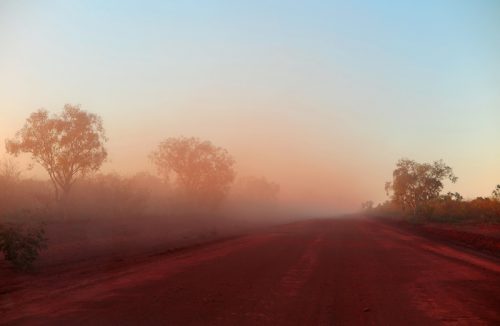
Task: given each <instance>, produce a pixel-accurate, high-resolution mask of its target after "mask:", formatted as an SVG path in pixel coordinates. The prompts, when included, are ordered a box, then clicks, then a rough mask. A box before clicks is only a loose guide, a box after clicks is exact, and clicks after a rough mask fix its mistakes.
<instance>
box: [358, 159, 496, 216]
mask: <svg viewBox="0 0 500 326" xmlns="http://www.w3.org/2000/svg"><path fill="white" fill-rule="evenodd" d="M457 180H458V178H457V177H456V176H455V174H454V173H453V170H452V168H451V167H450V166H448V165H446V164H445V163H444V162H443V161H435V162H433V163H418V162H416V161H413V160H409V159H401V160H399V161H398V162H397V164H396V169H395V170H394V172H393V179H392V181H389V182H386V184H385V190H386V193H387V195H388V197H389V200H387V201H385V202H384V203H381V204H379V205H377V206H374V205H373V202H371V201H367V202H364V203H362V209H363V210H365V211H367V212H369V213H370V214H371V215H377V216H392V217H405V218H407V219H409V220H411V221H414V222H442V223H500V185H497V186H496V188H494V189H493V191H492V193H491V196H489V197H477V198H474V199H464V198H463V196H462V195H461V194H459V193H458V192H447V193H443V188H444V183H445V182H446V181H448V182H450V184H453V183H455V182H457Z"/></svg>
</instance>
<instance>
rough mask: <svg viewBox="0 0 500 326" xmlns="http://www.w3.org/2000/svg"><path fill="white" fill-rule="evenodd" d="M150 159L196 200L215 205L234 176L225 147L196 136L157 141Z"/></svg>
mask: <svg viewBox="0 0 500 326" xmlns="http://www.w3.org/2000/svg"><path fill="white" fill-rule="evenodd" d="M151 160H152V161H153V163H154V164H155V165H156V167H157V169H158V172H159V173H160V175H162V176H163V177H164V178H165V180H169V179H170V178H174V181H175V183H176V185H177V186H178V187H179V188H180V190H181V191H182V192H183V193H184V194H185V195H186V196H187V197H188V198H189V199H190V200H192V201H194V202H195V203H196V204H201V205H216V204H217V203H219V202H220V201H221V200H222V199H223V198H224V197H225V196H226V195H227V192H228V191H229V187H230V185H231V183H232V182H233V180H234V177H235V172H234V169H233V166H234V160H233V158H232V157H231V156H230V155H229V153H228V152H227V150H225V149H223V148H220V147H216V146H214V145H213V144H212V143H211V142H209V141H201V140H200V139H198V138H194V137H191V138H186V137H178V138H175V137H171V138H167V139H166V140H164V141H163V142H161V143H160V144H159V146H158V148H157V150H156V151H154V152H153V153H152V154H151Z"/></svg>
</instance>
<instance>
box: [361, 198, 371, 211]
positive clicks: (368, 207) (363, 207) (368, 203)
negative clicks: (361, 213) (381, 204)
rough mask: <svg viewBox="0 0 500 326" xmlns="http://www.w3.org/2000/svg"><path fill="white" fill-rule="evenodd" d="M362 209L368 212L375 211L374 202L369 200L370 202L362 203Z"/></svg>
mask: <svg viewBox="0 0 500 326" xmlns="http://www.w3.org/2000/svg"><path fill="white" fill-rule="evenodd" d="M361 209H362V210H366V211H370V210H372V209H373V201H371V200H368V201H365V202H362V203H361Z"/></svg>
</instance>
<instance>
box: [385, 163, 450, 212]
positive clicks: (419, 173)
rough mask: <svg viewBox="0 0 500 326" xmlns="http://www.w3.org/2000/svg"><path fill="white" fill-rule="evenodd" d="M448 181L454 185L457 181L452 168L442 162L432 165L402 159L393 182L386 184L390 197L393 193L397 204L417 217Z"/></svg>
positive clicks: (393, 199)
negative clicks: (419, 211) (420, 210)
mask: <svg viewBox="0 0 500 326" xmlns="http://www.w3.org/2000/svg"><path fill="white" fill-rule="evenodd" d="M446 179H448V180H450V181H451V182H453V183H455V182H456V181H457V177H456V176H455V175H454V174H453V170H452V169H451V167H449V166H448V165H446V164H445V163H444V162H443V161H442V160H440V161H435V162H434V163H432V164H430V163H417V162H415V161H413V160H409V159H401V160H399V161H398V163H397V164H396V169H395V170H394V172H393V180H392V182H387V183H386V185H385V190H386V192H387V194H388V195H389V193H390V192H392V201H393V202H394V203H395V204H397V205H399V206H400V207H401V208H402V209H403V210H410V211H412V213H413V214H414V215H416V214H417V212H418V210H419V208H420V206H421V205H422V204H424V203H426V202H428V201H430V200H432V199H436V198H438V197H439V194H440V193H441V190H442V189H443V186H444V185H443V181H444V180H446Z"/></svg>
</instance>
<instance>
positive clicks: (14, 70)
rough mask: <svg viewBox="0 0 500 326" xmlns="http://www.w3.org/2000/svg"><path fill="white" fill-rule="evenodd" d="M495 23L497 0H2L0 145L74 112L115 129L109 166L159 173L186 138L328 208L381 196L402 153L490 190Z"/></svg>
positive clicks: (498, 35)
mask: <svg viewBox="0 0 500 326" xmlns="http://www.w3.org/2000/svg"><path fill="white" fill-rule="evenodd" d="M499 17H500V2H498V1H486V0H483V1H444V0H443V1H398V2H395V1H349V2H346V1H342V2H341V1H338V2H337V1H8V0H7V1H2V2H0V72H1V73H0V139H4V138H6V137H11V136H12V135H13V134H14V133H15V131H16V130H17V129H19V128H20V127H21V125H22V122H23V120H24V119H25V118H26V117H27V116H28V115H29V113H30V112H32V111H34V110H36V109H38V108H40V107H45V108H47V109H49V110H54V111H57V110H59V109H60V108H62V106H63V105H64V104H65V103H75V104H76V103H78V104H81V105H82V107H83V108H84V109H87V110H89V111H92V112H95V113H98V114H99V115H101V116H102V117H103V119H104V121H105V125H106V128H107V130H108V135H109V138H110V142H109V144H108V146H109V149H110V154H111V155H110V162H109V163H108V164H107V166H105V167H104V169H105V170H116V171H119V172H123V173H133V172H134V171H138V170H142V169H149V168H150V166H149V164H148V161H147V154H148V152H149V151H151V150H152V149H153V148H154V146H155V145H156V144H157V143H158V142H159V140H161V139H162V138H165V137H168V136H176V135H180V134H183V135H194V136H198V137H201V138H205V139H210V140H212V141H213V142H214V143H217V144H218V145H220V146H224V147H226V148H228V149H229V150H230V151H231V152H232V153H233V154H234V155H235V157H236V159H237V160H238V162H239V163H238V164H239V169H240V171H241V173H242V174H256V175H267V176H268V177H269V178H270V179H275V180H276V181H277V182H279V183H281V184H282V188H283V189H289V191H290V192H291V193H293V194H290V198H292V197H293V196H296V197H297V198H298V197H300V196H301V195H304V194H307V196H309V197H310V198H312V199H311V200H317V202H318V203H319V204H321V205H326V206H328V205H329V204H328V203H330V202H333V206H335V207H342V208H349V207H354V206H355V205H357V203H358V202H359V201H361V200H365V199H369V198H372V199H375V200H383V199H384V192H383V182H384V181H386V180H388V179H389V178H390V176H391V171H392V168H393V166H394V164H395V162H396V160H397V159H398V158H400V157H410V158H414V159H416V160H418V161H430V160H435V159H440V158H443V159H444V160H445V161H446V162H447V163H448V164H450V165H451V166H452V167H454V168H455V171H456V174H457V175H458V176H459V178H460V179H459V183H458V184H457V185H454V188H453V190H458V191H461V192H462V193H464V194H465V195H466V196H475V195H488V194H489V192H490V191H491V190H492V189H493V188H494V186H495V185H496V184H497V183H500V146H499V145H498V144H499V139H500V128H499V127H498V125H500V19H499ZM291 161H293V162H294V164H295V166H296V167H297V169H296V170H293V169H290V168H288V167H289V166H290V162H291ZM283 167H287V168H283ZM285 191H286V190H285ZM332 198H336V199H332Z"/></svg>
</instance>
